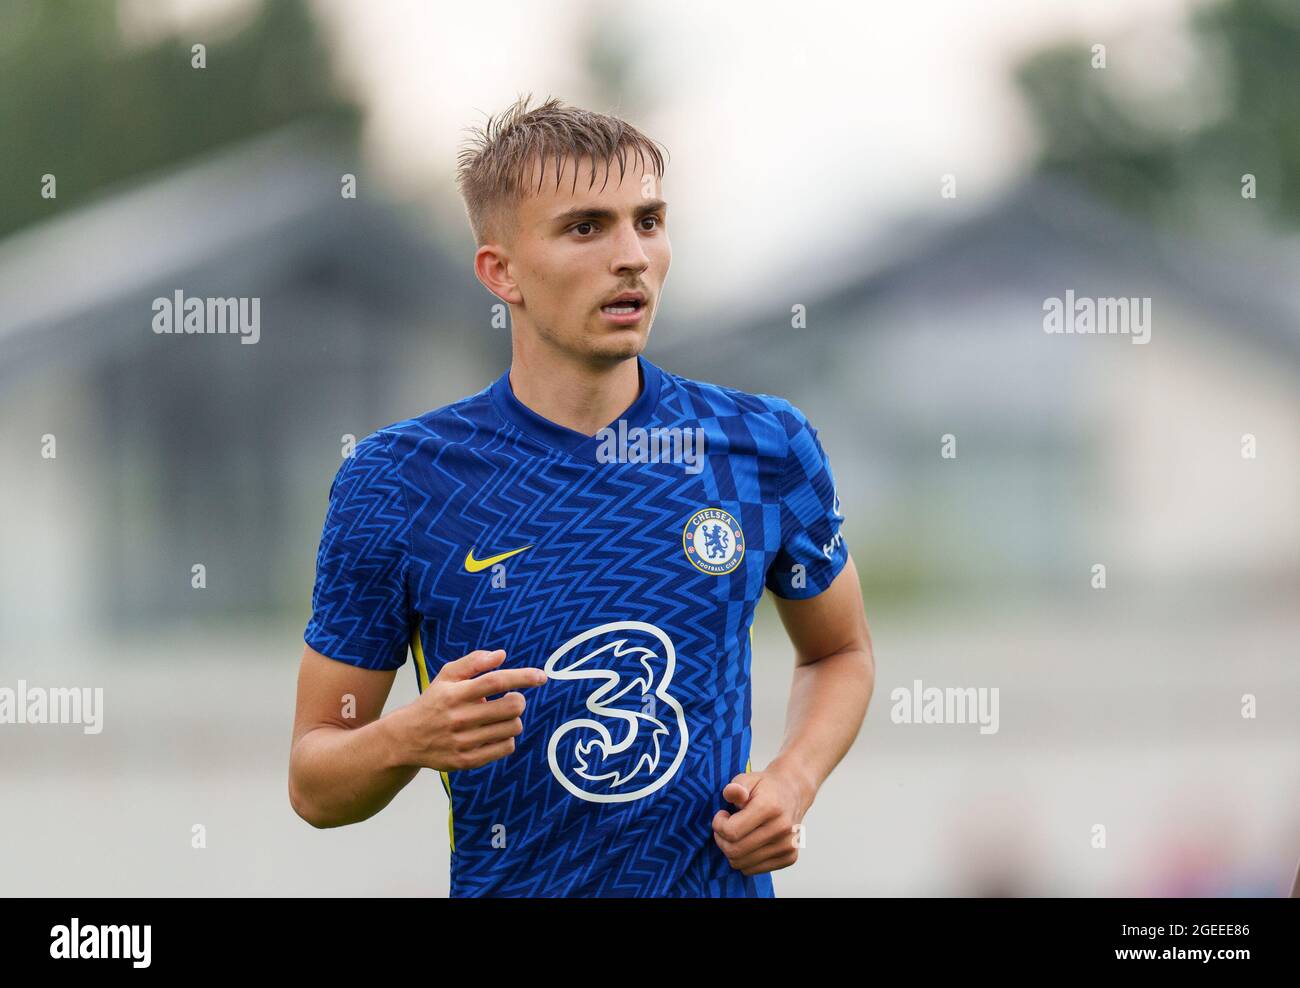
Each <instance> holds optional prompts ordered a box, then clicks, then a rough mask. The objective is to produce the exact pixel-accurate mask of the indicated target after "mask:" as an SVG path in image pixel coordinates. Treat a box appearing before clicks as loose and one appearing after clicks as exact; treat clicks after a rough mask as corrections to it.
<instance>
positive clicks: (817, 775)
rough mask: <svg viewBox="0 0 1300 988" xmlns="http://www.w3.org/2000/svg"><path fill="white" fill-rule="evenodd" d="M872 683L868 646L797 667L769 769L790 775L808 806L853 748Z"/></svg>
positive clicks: (873, 667)
mask: <svg viewBox="0 0 1300 988" xmlns="http://www.w3.org/2000/svg"><path fill="white" fill-rule="evenodd" d="M874 685H875V662H874V659H873V658H872V655H871V646H870V644H869V643H868V644H866V645H865V646H864V647H862V648H852V649H846V650H845V651H842V652H836V653H834V654H832V655H828V656H826V657H824V658H822V659H819V660H818V661H816V662H811V663H806V664H803V665H799V666H796V667H795V671H794V682H793V684H792V686H791V688H790V703H789V706H788V709H787V713H786V726H785V738H784V740H783V741H782V743H781V748H780V751H779V752H778V754H777V756H776V758H774V759H773V760H772V763H771V764H770V765H769V766H768V770H769V771H771V770H774V769H776V770H781V771H786V772H789V773H790V774H791V775H792V776H793V777H794V778H795V779H796V780H798V782H799V783H800V784H801V786H802V788H803V789H804V791H805V797H806V801H807V803H808V804H811V802H812V799H813V797H814V796H815V795H816V793H817V790H818V789H820V788H821V786H822V783H823V782H825V781H826V778H827V776H829V775H830V774H831V770H832V769H834V768H835V766H836V765H838V764H839V762H840V759H842V758H843V757H844V755H845V753H846V752H848V750H849V748H850V747H852V746H853V741H854V739H855V738H856V737H857V736H858V730H859V728H861V726H862V720H863V718H864V717H865V716H866V713H867V705H868V703H869V702H870V701H871V691H872V689H873V687H874ZM805 809H806V807H805Z"/></svg>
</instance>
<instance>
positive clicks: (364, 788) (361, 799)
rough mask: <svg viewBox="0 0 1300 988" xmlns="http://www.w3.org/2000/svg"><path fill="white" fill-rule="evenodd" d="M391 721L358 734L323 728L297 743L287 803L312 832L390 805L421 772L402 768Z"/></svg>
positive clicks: (411, 767) (376, 723) (413, 767)
mask: <svg viewBox="0 0 1300 988" xmlns="http://www.w3.org/2000/svg"><path fill="white" fill-rule="evenodd" d="M394 713H396V711H394ZM392 717H393V714H392V713H390V714H388V715H387V716H385V717H380V718H379V719H378V720H375V721H372V722H371V723H369V724H365V725H363V726H361V727H356V728H343V727H332V726H322V727H318V728H315V729H314V730H311V731H308V732H307V733H306V734H304V735H303V736H302V737H301V738H299V739H298V743H297V744H296V745H295V746H294V749H293V752H292V754H291V755H290V758H289V799H290V802H292V804H293V808H294V810H295V812H297V813H298V815H299V816H301V817H302V818H303V819H304V820H306V821H307V822H308V823H310V824H311V825H312V826H314V827H342V826H345V825H346V824H349V823H358V822H360V821H361V820H366V819H368V818H370V817H372V816H374V815H375V814H376V813H378V812H379V811H380V810H382V809H383V808H384V807H385V806H387V805H388V804H389V803H390V802H392V800H393V797H394V796H396V795H397V794H398V793H399V792H401V790H402V788H403V787H404V786H405V785H406V784H407V783H409V782H410V781H411V779H413V778H414V777H415V775H416V773H417V772H419V770H420V768H419V766H418V765H411V764H405V763H404V760H403V756H402V754H401V752H400V750H399V746H398V743H397V740H396V737H395V732H394V731H393V721H392Z"/></svg>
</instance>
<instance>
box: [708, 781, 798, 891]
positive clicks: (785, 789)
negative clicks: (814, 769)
mask: <svg viewBox="0 0 1300 988" xmlns="http://www.w3.org/2000/svg"><path fill="white" fill-rule="evenodd" d="M722 798H723V799H725V800H726V801H727V802H728V803H731V804H732V805H733V806H736V807H737V808H738V809H737V811H736V812H734V813H730V812H728V811H727V810H718V812H717V813H716V814H714V816H713V840H714V843H716V844H717V845H718V847H720V848H721V849H722V853H723V854H725V855H726V856H727V860H728V861H730V862H731V867H732V868H734V869H735V870H737V871H739V872H741V873H743V874H745V875H758V874H762V873H763V872H767V871H776V870H777V869H779V868H788V867H790V865H792V864H794V863H795V861H797V860H798V859H799V845H800V844H801V843H802V841H800V839H799V836H800V835H799V833H798V831H797V830H796V827H797V825H798V824H800V823H801V822H802V821H803V815H804V813H806V812H807V810H808V806H809V804H810V803H811V802H812V799H811V796H810V795H808V794H806V793H805V792H804V791H803V789H802V787H801V786H800V785H798V784H797V782H796V781H795V779H794V778H793V777H791V776H789V775H786V774H783V773H782V772H780V771H778V770H776V769H771V768H769V769H768V770H767V771H765V772H741V773H740V774H739V775H737V776H736V777H735V778H734V779H732V780H731V781H730V782H728V783H727V785H726V787H725V788H724V789H723V790H722Z"/></svg>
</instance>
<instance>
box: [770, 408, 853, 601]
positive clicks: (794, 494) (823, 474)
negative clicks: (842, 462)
mask: <svg viewBox="0 0 1300 988" xmlns="http://www.w3.org/2000/svg"><path fill="white" fill-rule="evenodd" d="M781 415H782V416H783V418H784V420H785V424H786V425H785V428H786V436H787V438H788V449H787V453H786V460H785V470H784V474H783V480H782V485H781V547H780V549H779V551H778V552H777V553H776V556H775V558H774V559H773V561H772V565H771V566H769V567H768V571H767V579H766V584H767V588H768V589H769V590H771V591H772V593H774V594H776V595H777V596H778V597H784V598H787V599H789V600H804V599H806V598H808V597H816V596H817V595H818V594H819V593H821V592H822V591H823V590H825V589H826V588H827V587H829V586H830V585H831V581H833V580H834V579H835V577H836V576H838V575H839V572H840V570H842V569H843V568H844V565H845V563H847V562H848V558H849V549H848V546H847V544H846V543H845V541H844V535H843V533H842V532H841V530H840V525H841V524H842V523H843V521H844V515H843V514H842V513H841V510H840V499H839V496H838V494H837V493H836V490H835V477H834V475H833V474H832V473H831V463H830V459H829V458H828V457H827V456H826V451H825V450H824V449H822V444H821V440H820V439H819V438H818V437H817V429H816V428H815V427H814V426H813V425H812V423H811V422H809V421H808V419H807V418H806V417H805V416H804V414H803V412H801V411H800V410H799V409H798V408H796V407H795V406H794V405H791V404H789V403H785V407H784V409H783V410H782V412H781Z"/></svg>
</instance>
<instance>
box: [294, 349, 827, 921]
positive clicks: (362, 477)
mask: <svg viewBox="0 0 1300 988" xmlns="http://www.w3.org/2000/svg"><path fill="white" fill-rule="evenodd" d="M637 359H638V364H639V366H640V371H641V392H640V395H639V397H638V398H637V399H636V401H635V402H634V403H633V404H632V406H631V407H630V408H628V409H627V411H626V412H624V414H623V415H622V416H620V419H619V420H618V421H617V422H616V423H615V424H614V425H613V426H612V427H611V429H610V430H602V433H599V434H597V435H596V436H586V435H583V434H582V433H579V432H575V431H573V430H571V429H568V428H565V427H564V426H561V425H558V424H556V423H554V422H551V421H549V420H547V419H545V418H543V417H541V416H539V415H537V414H536V413H535V412H533V411H532V410H531V409H529V408H528V407H527V406H525V405H524V404H522V403H521V402H520V401H519V400H518V399H517V398H516V397H515V396H514V393H513V391H512V390H511V387H510V380H509V373H508V372H507V373H506V374H502V375H501V377H500V378H499V379H498V380H497V381H496V382H495V383H493V384H492V385H490V386H489V387H487V388H485V389H483V390H482V391H480V392H479V393H478V394H475V395H472V396H470V397H468V398H464V399H462V400H461V401H458V402H456V403H455V404H451V405H448V406H446V407H444V408H439V409H437V410H435V411H431V412H428V413H426V414H424V415H421V416H419V417H418V418H412V419H407V420H406V421H403V422H398V423H396V424H394V425H391V426H388V427H387V428H384V429H380V430H379V431H378V432H375V433H373V434H371V435H369V436H367V437H366V438H365V439H363V440H362V441H361V442H359V443H358V444H357V447H356V450H355V452H354V453H353V455H352V456H351V457H349V458H348V459H346V460H345V461H344V462H343V465H342V466H341V467H340V468H339V471H338V474H337V476H336V477H335V478H334V483H333V485H332V486H331V488H330V500H329V507H328V510H327V513H326V518H325V526H324V532H323V534H322V536H321V542H320V551H319V554H318V558H317V569H316V584H315V590H314V592H313V595H312V616H311V620H310V622H309V623H308V625H307V629H306V633H305V635H304V637H305V640H306V642H307V644H308V645H310V646H311V647H312V648H314V649H315V650H316V651H318V652H320V653H321V654H323V655H327V656H329V657H331V658H333V659H337V660H339V661H342V662H349V663H353V664H355V665H358V666H363V667H365V668H368V669H396V668H398V667H400V666H401V665H403V664H404V663H405V662H406V657H407V653H408V650H409V651H410V653H411V654H412V656H413V657H414V663H415V672H416V676H417V679H418V682H419V687H420V689H421V690H424V688H425V687H426V686H427V685H428V683H429V681H430V680H431V679H432V678H433V677H435V676H437V674H438V670H439V669H440V668H441V667H442V665H443V664H444V663H445V662H449V661H451V660H453V659H458V658H460V657H461V656H463V655H465V654H467V653H469V652H472V651H474V650H475V649H487V650H492V649H498V648H500V649H505V651H506V659H505V662H504V664H503V666H502V667H503V668H517V667H522V666H537V667H540V668H544V669H545V670H546V671H547V675H548V679H547V681H546V682H545V683H544V684H542V685H541V686H537V687H534V688H532V689H529V690H526V691H525V694H524V695H525V696H526V698H527V701H528V703H527V709H526V710H525V711H524V714H523V733H522V734H521V735H520V736H519V737H517V738H516V749H515V751H514V752H512V753H511V754H509V755H506V756H505V757H504V758H501V759H499V760H497V761H494V762H490V763H488V764H487V765H484V766H482V767H479V768H475V769H469V770H463V771H451V772H443V773H440V774H441V775H442V782H443V786H444V787H445V788H446V790H447V796H448V799H449V801H450V811H449V814H448V829H449V831H450V833H449V838H450V842H451V894H452V895H453V896H472V895H503V896H596V895H600V896H771V895H772V894H773V889H772V879H771V876H770V875H768V874H762V875H757V876H745V875H742V874H741V873H740V872H739V871H736V870H734V869H733V868H732V867H731V865H730V863H729V862H728V861H727V858H726V856H725V855H724V854H723V853H722V851H721V850H720V849H719V848H718V846H717V844H716V843H715V842H714V839H713V829H712V821H713V817H714V815H715V814H716V813H717V811H718V810H719V809H726V810H729V811H732V812H735V809H736V808H735V807H734V806H732V805H731V804H730V803H727V802H726V801H724V800H723V798H722V790H723V788H724V787H725V786H726V784H727V783H728V782H730V781H731V779H732V778H733V777H734V776H735V775H737V774H738V773H740V772H743V771H746V770H748V769H749V753H750V740H751V736H750V645H751V642H750V635H751V630H750V629H751V624H752V622H753V619H754V609H755V606H756V605H757V604H758V601H759V598H760V597H761V596H762V593H763V590H764V588H765V587H766V588H767V589H769V590H771V591H772V592H773V593H775V594H777V595H778V596H781V597H786V598H806V597H812V596H815V595H817V594H819V593H821V592H822V591H823V590H825V589H826V588H827V587H828V586H829V585H830V583H831V581H832V580H833V579H834V578H835V576H836V574H838V573H839V571H840V570H841V569H842V568H843V566H844V564H845V562H846V561H847V558H848V550H847V547H846V546H845V543H844V539H843V536H842V535H841V533H840V523H841V520H842V515H841V514H840V504H839V500H838V498H837V496H836V492H835V484H834V480H833V478H832V475H831V469H830V464H829V462H828V460H827V458H826V454H825V452H824V451H823V450H822V446H821V443H820V441H819V440H818V437H817V430H816V429H815V428H813V426H812V425H810V424H809V422H808V420H807V419H806V418H805V417H804V415H803V414H802V413H801V412H800V411H799V410H798V409H797V408H795V407H794V406H793V405H791V404H790V403H789V402H788V401H785V400H784V399H781V398H776V397H772V396H770V395H753V394H747V393H745V392H742V391H736V390H734V389H730V388H724V387H719V386H717V385H713V384H706V383H702V382H699V381H693V380H689V379H687V378H683V377H679V376H677V375H675V374H670V373H668V372H666V371H662V370H660V369H659V368H658V367H656V366H655V365H654V364H652V363H650V362H649V361H647V360H646V359H645V358H644V357H639V358H637ZM701 436H702V443H703V445H702V448H699V447H696V445H695V443H696V442H698V441H699V439H700V437H701ZM696 454H699V455H696ZM417 778H420V776H417Z"/></svg>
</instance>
